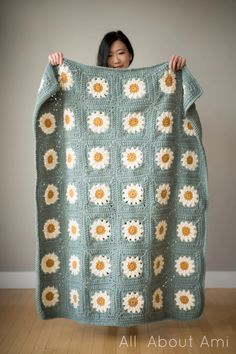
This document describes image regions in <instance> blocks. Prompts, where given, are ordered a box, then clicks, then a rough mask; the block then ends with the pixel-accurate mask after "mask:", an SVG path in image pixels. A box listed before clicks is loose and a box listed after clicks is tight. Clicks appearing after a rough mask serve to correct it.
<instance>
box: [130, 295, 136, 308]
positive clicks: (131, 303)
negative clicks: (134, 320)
mask: <svg viewBox="0 0 236 354" xmlns="http://www.w3.org/2000/svg"><path fill="white" fill-rule="evenodd" d="M128 303H129V306H131V307H135V306H137V305H138V299H137V298H136V297H131V298H130V299H129V301H128Z"/></svg>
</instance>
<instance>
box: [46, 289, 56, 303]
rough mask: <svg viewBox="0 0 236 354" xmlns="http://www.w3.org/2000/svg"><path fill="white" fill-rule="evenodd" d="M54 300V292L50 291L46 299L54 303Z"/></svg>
mask: <svg viewBox="0 0 236 354" xmlns="http://www.w3.org/2000/svg"><path fill="white" fill-rule="evenodd" d="M53 298H54V294H53V292H52V291H49V292H48V293H47V294H46V299H47V300H48V301H52V300H53Z"/></svg>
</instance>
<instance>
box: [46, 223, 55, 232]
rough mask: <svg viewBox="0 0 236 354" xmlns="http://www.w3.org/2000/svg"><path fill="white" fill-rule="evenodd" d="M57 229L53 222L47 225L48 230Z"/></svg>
mask: <svg viewBox="0 0 236 354" xmlns="http://www.w3.org/2000/svg"><path fill="white" fill-rule="evenodd" d="M55 229H56V228H55V226H54V225H53V224H49V225H48V227H47V230H48V232H49V233H51V232H54V231H55Z"/></svg>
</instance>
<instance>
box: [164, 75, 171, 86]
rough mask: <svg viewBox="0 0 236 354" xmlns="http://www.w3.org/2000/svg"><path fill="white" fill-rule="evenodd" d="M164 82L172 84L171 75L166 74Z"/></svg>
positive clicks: (167, 84)
mask: <svg viewBox="0 0 236 354" xmlns="http://www.w3.org/2000/svg"><path fill="white" fill-rule="evenodd" d="M165 84H166V86H172V84H173V79H172V76H171V75H167V77H166V79H165Z"/></svg>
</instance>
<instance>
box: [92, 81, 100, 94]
mask: <svg viewBox="0 0 236 354" xmlns="http://www.w3.org/2000/svg"><path fill="white" fill-rule="evenodd" d="M93 89H94V91H95V92H101V91H102V85H101V84H99V83H96V84H95V85H93Z"/></svg>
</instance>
